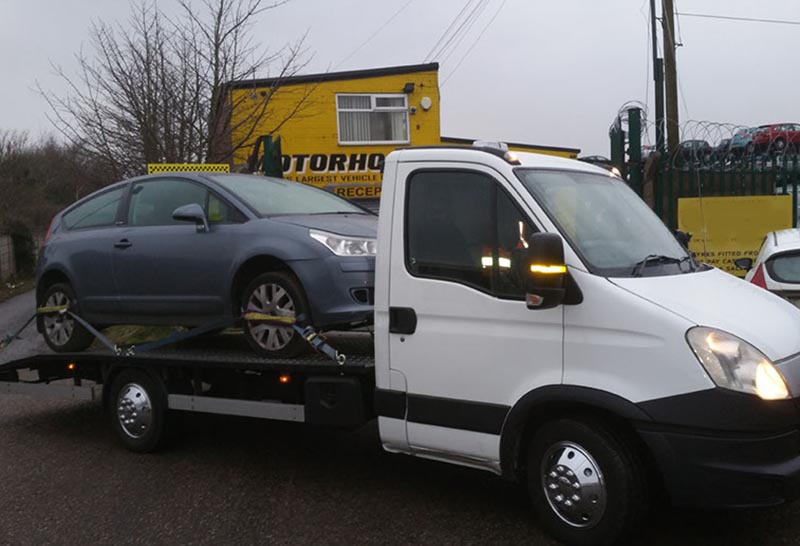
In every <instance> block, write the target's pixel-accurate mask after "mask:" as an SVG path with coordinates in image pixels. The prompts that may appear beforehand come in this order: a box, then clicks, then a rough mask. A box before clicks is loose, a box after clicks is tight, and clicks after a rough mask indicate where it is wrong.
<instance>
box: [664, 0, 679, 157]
mask: <svg viewBox="0 0 800 546" xmlns="http://www.w3.org/2000/svg"><path fill="white" fill-rule="evenodd" d="M661 8H662V9H661V25H662V27H663V31H664V81H665V83H666V97H667V150H668V151H669V154H670V155H672V154H674V153H675V151H676V150H677V149H678V144H679V138H680V137H679V134H678V127H679V124H680V121H679V119H680V118H679V116H678V69H677V66H676V63H675V6H674V5H673V1H672V0H662V4H661Z"/></svg>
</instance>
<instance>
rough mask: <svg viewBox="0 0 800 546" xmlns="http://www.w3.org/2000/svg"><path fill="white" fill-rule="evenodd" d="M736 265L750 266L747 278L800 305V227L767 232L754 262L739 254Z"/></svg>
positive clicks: (743, 267)
mask: <svg viewBox="0 0 800 546" xmlns="http://www.w3.org/2000/svg"><path fill="white" fill-rule="evenodd" d="M736 265H737V267H739V268H740V269H748V270H749V271H748V272H747V275H746V276H745V280H746V281H748V282H751V283H753V284H755V285H757V286H760V287H761V288H766V289H767V290H769V291H770V292H774V293H775V294H777V295H779V296H781V297H782V298H785V299H787V300H789V301H790V302H792V303H793V304H795V305H797V306H798V307H800V229H784V230H781V231H771V232H769V233H767V236H766V237H764V242H763V243H762V244H761V249H760V250H759V251H758V256H757V257H756V260H755V262H754V261H753V259H752V258H739V259H738V260H736Z"/></svg>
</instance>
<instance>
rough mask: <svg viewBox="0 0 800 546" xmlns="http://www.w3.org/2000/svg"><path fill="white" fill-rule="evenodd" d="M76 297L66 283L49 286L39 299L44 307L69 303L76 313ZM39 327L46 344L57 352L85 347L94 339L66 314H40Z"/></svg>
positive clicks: (81, 349) (67, 351) (74, 350)
mask: <svg viewBox="0 0 800 546" xmlns="http://www.w3.org/2000/svg"><path fill="white" fill-rule="evenodd" d="M76 302H77V298H76V297H75V293H74V292H73V291H72V287H71V286H70V285H68V284H66V283H56V284H54V285H52V286H50V287H49V288H48V289H47V290H46V291H45V293H44V296H43V297H42V299H41V305H42V306H44V307H58V306H62V305H69V306H70V309H71V310H72V311H73V312H75V313H76V314H77V305H76ZM36 320H37V321H39V329H40V330H41V332H42V336H43V337H44V340H45V342H46V343H47V345H48V346H49V347H50V348H51V349H53V350H54V351H55V352H57V353H74V352H79V351H83V350H84V349H87V348H88V347H89V346H90V345H91V344H92V341H93V340H94V336H92V334H90V333H89V332H88V331H87V330H86V328H84V327H83V326H81V325H80V324H78V322H77V321H76V320H75V319H73V318H72V317H70V316H69V315H67V314H57V315H40V316H39V317H37V319H36Z"/></svg>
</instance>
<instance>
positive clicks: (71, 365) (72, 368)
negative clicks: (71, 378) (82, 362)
mask: <svg viewBox="0 0 800 546" xmlns="http://www.w3.org/2000/svg"><path fill="white" fill-rule="evenodd" d="M75 368H77V366H75V363H74V362H70V363H69V364H67V369H68V370H69V371H71V372H74V371H75Z"/></svg>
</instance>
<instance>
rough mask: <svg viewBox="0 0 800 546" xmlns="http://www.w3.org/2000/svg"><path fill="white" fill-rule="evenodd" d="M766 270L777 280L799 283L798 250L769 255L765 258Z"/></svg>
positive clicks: (799, 258)
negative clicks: (769, 256)
mask: <svg viewBox="0 0 800 546" xmlns="http://www.w3.org/2000/svg"><path fill="white" fill-rule="evenodd" d="M767 272H768V273H769V276H770V277H772V278H773V279H775V280H776V281H778V282H781V283H793V284H800V252H791V253H783V254H778V255H776V256H773V257H771V258H770V259H768V260H767Z"/></svg>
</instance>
